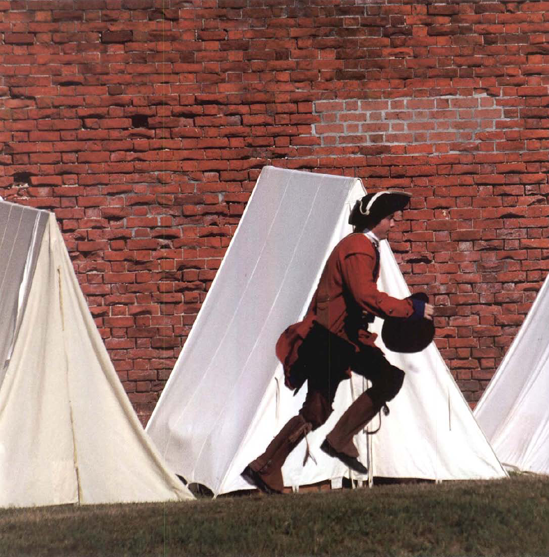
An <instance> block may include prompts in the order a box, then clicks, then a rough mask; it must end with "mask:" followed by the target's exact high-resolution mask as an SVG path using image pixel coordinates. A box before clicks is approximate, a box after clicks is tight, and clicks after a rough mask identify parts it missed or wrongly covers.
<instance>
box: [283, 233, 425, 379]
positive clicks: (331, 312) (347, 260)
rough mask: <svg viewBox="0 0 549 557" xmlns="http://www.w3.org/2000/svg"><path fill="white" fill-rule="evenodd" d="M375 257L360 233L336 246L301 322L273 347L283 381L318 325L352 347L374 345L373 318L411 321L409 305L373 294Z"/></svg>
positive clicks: (412, 309) (406, 302) (289, 329)
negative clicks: (371, 323)
mask: <svg viewBox="0 0 549 557" xmlns="http://www.w3.org/2000/svg"><path fill="white" fill-rule="evenodd" d="M378 277H379V255H378V252H377V250H376V249H375V247H374V245H373V243H372V241H371V240H370V239H369V238H367V237H366V236H365V235H364V234H363V233H354V234H349V236H346V237H345V238H343V240H341V241H340V242H339V244H337V246H336V247H335V248H334V250H333V251H332V253H331V254H330V256H329V257H328V261H327V262H326V266H325V267H324V270H323V272H322V275H321V277H320V282H319V284H318V287H317V289H316V292H315V294H314V296H313V300H312V302H311V305H310V306H309V309H308V311H307V314H306V315H305V318H304V319H303V321H300V322H299V323H295V324H294V325H290V326H289V327H288V328H287V329H286V330H285V331H284V332H283V333H282V335H281V336H280V338H279V339H278V342H277V344H276V354H277V356H278V359H279V360H280V361H281V362H282V364H283V365H284V371H285V374H286V377H288V375H289V370H290V368H291V366H292V365H293V363H294V362H295V361H296V359H297V351H298V349H299V347H300V346H301V343H302V342H303V339H304V338H305V337H306V336H307V333H308V332H309V330H310V329H311V327H312V326H313V323H315V322H316V323H319V324H320V325H323V326H324V327H326V328H327V329H329V330H330V331H331V332H332V333H335V334H336V335H338V336H340V337H341V338H343V339H345V340H347V341H349V342H351V343H352V344H354V345H355V346H356V347H357V348H358V346H359V345H360V344H366V345H373V344H374V341H375V339H376V338H377V335H376V334H375V333H370V332H368V330H367V321H372V320H373V316H376V317H381V318H385V317H403V318H406V317H410V316H411V315H412V314H413V313H414V308H413V305H412V302H411V301H410V300H409V299H404V300H399V299H398V298H393V297H392V296H389V295H388V294H386V293H385V292H380V291H379V290H378V288H377V279H378Z"/></svg>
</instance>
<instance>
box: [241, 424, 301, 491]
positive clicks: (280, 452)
mask: <svg viewBox="0 0 549 557" xmlns="http://www.w3.org/2000/svg"><path fill="white" fill-rule="evenodd" d="M309 431H311V426H310V424H309V423H308V422H306V421H305V419H304V418H303V416H301V414H298V415H297V416H294V417H293V418H292V419H291V420H290V421H289V422H288V423H287V424H286V425H285V426H284V427H283V428H282V429H281V430H280V431H279V433H278V435H277V436H276V437H275V438H274V439H273V440H272V441H271V442H270V443H269V446H268V447H267V449H266V450H265V452H264V453H263V454H262V455H261V456H259V457H258V458H256V459H255V460H254V461H252V462H250V464H249V465H248V466H247V467H246V468H245V470H244V472H243V473H242V476H243V477H244V479H245V480H246V481H247V482H249V483H251V484H253V485H255V486H256V487H257V488H259V489H261V491H264V492H265V493H282V491H283V489H284V482H283V480H282V466H283V464H284V462H285V461H286V458H288V455H289V454H290V453H291V452H292V450H293V449H294V448H295V447H296V446H297V445H298V444H299V442H300V441H301V440H302V439H303V437H305V435H306V434H307V433H308V432H309Z"/></svg>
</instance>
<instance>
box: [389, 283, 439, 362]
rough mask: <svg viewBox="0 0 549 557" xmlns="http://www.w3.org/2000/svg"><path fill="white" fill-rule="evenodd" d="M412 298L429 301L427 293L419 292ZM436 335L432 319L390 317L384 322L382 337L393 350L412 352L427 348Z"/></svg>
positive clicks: (404, 352)
mask: <svg viewBox="0 0 549 557" xmlns="http://www.w3.org/2000/svg"><path fill="white" fill-rule="evenodd" d="M412 298H416V299H418V300H422V301H424V302H425V303H428V302H429V298H428V296H427V294H424V293H423V292H419V293H417V294H413V295H412ZM434 337H435V326H434V324H433V322H432V321H431V320H430V319H426V318H425V317H422V318H421V319H419V320H410V319H402V318H397V317H388V318H386V319H385V320H384V322H383V328H382V329H381V338H382V339H383V342H384V344H385V346H386V347H387V348H388V349H389V350H391V351H392V352H401V353H403V354H412V353H415V352H421V351H422V350H425V348H427V346H429V344H431V342H432V341H433V338H434Z"/></svg>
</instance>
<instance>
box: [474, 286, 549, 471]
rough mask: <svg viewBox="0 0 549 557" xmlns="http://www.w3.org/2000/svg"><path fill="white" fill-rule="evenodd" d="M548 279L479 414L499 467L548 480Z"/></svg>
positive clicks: (479, 405)
mask: <svg viewBox="0 0 549 557" xmlns="http://www.w3.org/2000/svg"><path fill="white" fill-rule="evenodd" d="M548 315H549V279H546V280H545V282H544V284H543V286H542V287H541V290H540V291H539V293H538V295H537V297H536V300H535V302H534V304H533V305H532V308H531V309H530V311H529V313H528V315H527V317H526V319H525V320H524V323H523V324H522V327H521V328H520V330H519V332H518V334H517V336H516V337H515V339H514V341H513V343H512V344H511V347H510V348H509V350H508V351H507V354H506V355H505V357H504V359H503V361H502V362H501V364H500V366H499V368H498V370H497V371H496V374H495V375H494V377H493V378H492V380H491V381H490V384H489V385H488V387H487V389H486V391H485V392H484V394H483V396H482V397H481V399H480V401H479V403H478V405H477V407H476V408H475V416H476V418H477V420H478V423H479V424H480V426H481V427H482V429H483V431H484V433H485V434H486V437H487V438H488V439H489V441H490V443H491V444H492V447H493V448H494V451H495V452H496V454H497V455H498V457H499V459H500V461H501V462H502V463H503V464H504V465H505V466H506V467H508V468H509V469H515V470H520V471H525V472H535V473H538V474H549V404H548V400H547V399H548V396H549V327H547V316H548Z"/></svg>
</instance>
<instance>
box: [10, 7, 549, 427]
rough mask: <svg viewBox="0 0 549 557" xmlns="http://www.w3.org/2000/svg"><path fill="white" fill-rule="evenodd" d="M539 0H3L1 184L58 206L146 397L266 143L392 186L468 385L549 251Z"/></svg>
mask: <svg viewBox="0 0 549 557" xmlns="http://www.w3.org/2000/svg"><path fill="white" fill-rule="evenodd" d="M548 14H549V2H525V1H506V0H502V1H482V0H479V1H468V0H460V1H457V0H455V1H453V0H445V1H441V2H435V1H430V0H429V1H427V0H307V1H306V0H289V1H287V2H279V1H278V0H85V1H84V0H13V1H6V0H0V60H1V67H2V71H1V72H0V102H1V108H0V186H1V193H2V195H3V196H4V197H6V198H8V199H12V200H19V201H20V202H22V203H28V204H31V205H34V206H37V207H42V208H46V209H52V210H54V211H55V213H56V215H57V217H58V219H59V221H60V224H61V227H62V231H63V233H64V236H65V239H66V241H67V244H68V247H69V250H70V252H71V256H72V259H73V262H74V266H75V268H76V271H77V273H78V278H79V280H80V283H81V285H82V288H83V290H84V292H85V294H86V296H87V299H88V301H89V304H90V306H91V308H92V312H93V314H94V316H95V318H96V321H97V323H98V325H99V327H100V330H101V333H102V335H103V338H104V339H105V343H106V345H107V348H108V349H109V352H110V355H111V357H112V359H113V361H114V363H115V366H116V368H117V370H118V373H119V375H120V377H121V379H122V381H123V383H124V386H125V388H126V390H127V391H128V393H129V395H130V398H131V400H132V402H133V403H134V405H135V407H136V409H137V411H138V413H139V414H140V416H141V417H142V419H143V420H144V421H145V420H146V419H147V418H148V416H149V414H150V412H151V410H152V408H153V407H154V404H155V401H156V400H157V397H158V393H159V392H160V391H161V389H162V387H163V384H164V382H165V380H166V378H167V377H168V375H169V372H170V370H171V369H172V366H173V364H174V363H175V360H176V358H177V355H178V353H179V351H180V349H181V347H182V345H183V343H184V340H185V338H186V336H187V334H188V332H189V330H190V327H191V326H192V323H193V321H194V319H195V317H196V313H197V311H198V310H199V308H200V304H201V302H202V301H203V299H204V296H205V293H206V291H207V289H208V286H209V285H210V283H211V281H212V279H213V277H214V276H215V272H216V269H217V268H218V266H219V263H220V261H221V258H222V256H223V253H224V251H225V249H226V247H227V245H228V243H229V240H230V237H231V235H232V234H233V232H234V230H235V227H236V225H237V224H238V221H239V217H240V215H241V213H242V210H243V208H244V206H245V203H246V200H247V199H248V196H249V193H250V191H251V190H252V188H253V185H254V183H255V180H256V178H257V176H258V175H259V172H260V170H261V168H262V167H263V166H264V165H266V164H273V165H276V166H282V167H288V168H296V169H305V170H311V171H314V172H328V173H337V174H345V175H352V176H357V177H360V178H362V179H363V180H364V181H365V182H366V184H367V186H368V188H369V189H370V190H377V189H379V188H402V189H405V190H407V191H410V192H411V193H413V195H414V199H413V203H412V209H411V210H410V211H409V212H408V213H407V214H406V217H405V219H404V220H403V221H402V222H401V223H400V224H399V227H398V230H397V232H395V233H394V234H393V238H392V240H393V241H392V244H393V249H394V250H395V251H396V252H397V255H398V257H399V259H400V261H401V262H402V268H403V271H404V272H405V275H406V277H407V280H408V282H409V284H410V285H411V286H412V288H416V289H426V290H427V291H428V292H429V293H430V294H431V295H432V296H434V299H435V301H436V303H437V305H438V306H439V309H438V312H439V317H438V318H437V326H438V339H437V343H438V345H439V347H440V349H441V352H442V354H443V356H444V358H445V360H446V362H447V363H448V365H449V367H450V368H451V370H452V372H453V374H454V375H455V377H456V378H457V379H458V382H459V385H460V387H461V389H462V390H463V392H464V393H465V395H466V397H467V398H468V399H469V400H470V401H472V402H474V401H475V400H477V399H478V397H479V396H480V394H481V392H482V390H483V388H484V387H485V385H486V384H487V382H488V380H489V379H490V377H491V376H492V374H493V372H494V370H495V369H496V368H497V365H498V364H499V362H500V361H501V358H502V356H503V354H504V353H505V350H506V348H507V347H508V346H509V343H510V342H511V340H512V339H513V337H514V335H515V334H516V332H517V330H518V327H519V326H520V324H521V323H522V321H523V319H524V316H525V314H526V312H527V311H528V309H529V307H530V306H531V303H532V301H533V299H534V297H535V294H536V292H537V291H538V289H539V287H540V285H541V282H542V281H543V279H544V278H545V275H546V272H547V268H548V267H549V227H548V226H547V216H548V214H549V208H548V206H547V195H548V194H549V187H548V183H547V171H548V166H549V163H548V160H549V158H548V154H549V142H548V139H549V125H548V122H549V120H548V119H547V115H548V113H549V108H548V107H549V90H548V86H549V42H548V37H549V15H548Z"/></svg>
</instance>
